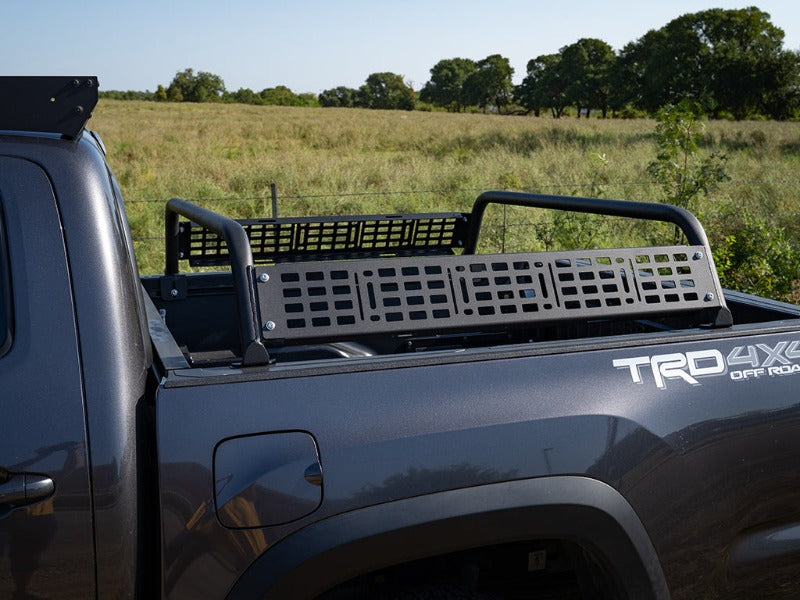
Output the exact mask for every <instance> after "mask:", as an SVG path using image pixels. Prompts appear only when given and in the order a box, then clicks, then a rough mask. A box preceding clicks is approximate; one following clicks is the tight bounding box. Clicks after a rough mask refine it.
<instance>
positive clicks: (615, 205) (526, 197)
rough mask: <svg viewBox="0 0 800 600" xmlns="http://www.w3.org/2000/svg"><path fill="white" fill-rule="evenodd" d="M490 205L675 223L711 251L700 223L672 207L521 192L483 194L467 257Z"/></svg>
mask: <svg viewBox="0 0 800 600" xmlns="http://www.w3.org/2000/svg"><path fill="white" fill-rule="evenodd" d="M489 204H505V205H514V206H530V207H533V208H550V209H555V210H568V211H573V212H585V213H594V214H598V215H609V216H612V217H630V218H633V219H646V220H650V221H663V222H666V223H674V224H675V225H677V226H678V227H680V229H681V231H683V233H684V234H685V235H686V239H687V240H688V241H689V243H690V244H691V245H695V246H705V247H706V248H708V238H707V237H706V232H705V230H704V229H703V226H702V225H701V224H700V221H698V220H697V218H696V217H695V216H694V215H693V214H692V213H690V212H689V211H688V210H686V209H683V208H680V207H679V206H673V205H671V204H657V203H651V202H628V201H625V200H607V199H603V198H581V197H579V196H551V195H546V194H527V193H522V192H500V191H490V192H484V193H483V194H481V195H480V196H478V198H477V199H476V200H475V203H474V204H473V205H472V227H471V231H470V235H469V239H468V240H467V244H466V246H465V248H464V252H465V253H466V254H474V253H475V249H476V247H477V245H478V234H479V233H480V229H481V221H482V220H483V213H484V211H485V210H486V206H487V205H489Z"/></svg>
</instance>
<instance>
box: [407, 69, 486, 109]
mask: <svg viewBox="0 0 800 600" xmlns="http://www.w3.org/2000/svg"><path fill="white" fill-rule="evenodd" d="M477 69H478V67H477V65H476V64H475V61H474V60H471V59H469V58H447V59H444V60H440V61H439V62H438V63H436V64H435V65H434V66H433V68H432V69H431V79H430V81H428V82H427V83H426V84H425V86H424V87H423V88H422V90H421V91H420V100H422V101H423V102H429V103H430V104H433V105H435V106H442V107H445V108H447V109H448V110H451V111H455V112H461V110H462V108H464V105H465V100H466V94H465V92H464V83H465V82H466V80H467V79H468V78H469V76H470V75H472V74H473V73H475V71H477Z"/></svg>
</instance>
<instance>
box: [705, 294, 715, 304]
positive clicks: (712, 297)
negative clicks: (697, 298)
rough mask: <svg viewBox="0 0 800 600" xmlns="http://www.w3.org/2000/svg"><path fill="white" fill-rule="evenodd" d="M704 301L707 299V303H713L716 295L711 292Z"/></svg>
mask: <svg viewBox="0 0 800 600" xmlns="http://www.w3.org/2000/svg"><path fill="white" fill-rule="evenodd" d="M704 299H705V301H706V302H711V301H712V300H713V299H714V294H712V293H711V292H708V293H707V294H706V296H705V298H704Z"/></svg>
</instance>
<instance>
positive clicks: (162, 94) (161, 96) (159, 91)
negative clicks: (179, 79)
mask: <svg viewBox="0 0 800 600" xmlns="http://www.w3.org/2000/svg"><path fill="white" fill-rule="evenodd" d="M154 98H155V100H156V101H158V102H164V101H166V99H167V90H166V89H164V86H163V85H161V84H160V83H159V84H158V87H157V88H156V94H155V96H154Z"/></svg>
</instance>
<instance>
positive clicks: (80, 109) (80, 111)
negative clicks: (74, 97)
mask: <svg viewBox="0 0 800 600" xmlns="http://www.w3.org/2000/svg"><path fill="white" fill-rule="evenodd" d="M82 112H83V107H82V106H76V107H75V113H76V114H81V113H82Z"/></svg>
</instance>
